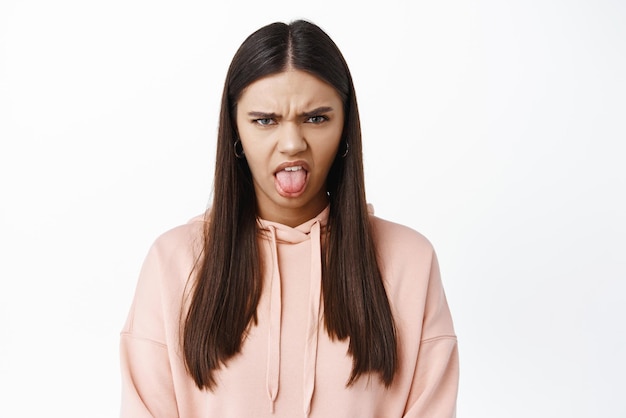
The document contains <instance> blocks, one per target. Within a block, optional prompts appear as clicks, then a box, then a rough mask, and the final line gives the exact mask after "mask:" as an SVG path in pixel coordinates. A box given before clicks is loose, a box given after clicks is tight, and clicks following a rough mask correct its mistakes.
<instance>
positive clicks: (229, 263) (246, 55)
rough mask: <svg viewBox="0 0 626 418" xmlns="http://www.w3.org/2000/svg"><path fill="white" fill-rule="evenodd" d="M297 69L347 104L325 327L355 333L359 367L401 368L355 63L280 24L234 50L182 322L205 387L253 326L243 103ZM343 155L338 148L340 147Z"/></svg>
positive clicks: (331, 220) (254, 246)
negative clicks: (368, 180) (253, 89)
mask: <svg viewBox="0 0 626 418" xmlns="http://www.w3.org/2000/svg"><path fill="white" fill-rule="evenodd" d="M289 68H292V69H296V70H301V71H305V72H308V73H310V74H312V75H314V76H316V77H318V78H319V79H321V80H323V81H325V82H326V83H328V84H330V85H331V86H333V87H334V88H335V89H336V91H337V92H338V94H339V95H340V97H341V99H342V102H343V106H344V114H345V121H344V128H343V135H342V143H343V145H344V147H349V152H348V154H347V155H346V156H345V158H343V157H342V156H341V155H338V156H336V157H335V160H334V162H333V165H332V167H331V169H330V171H329V174H328V178H327V192H328V196H329V199H330V213H329V217H328V224H327V228H326V231H327V232H326V234H327V237H326V239H325V245H324V249H323V257H322V296H323V303H324V324H325V327H326V331H327V333H328V334H329V336H330V337H331V338H333V339H339V340H345V339H346V338H349V346H348V352H349V354H350V355H351V356H352V359H353V366H352V373H351V375H350V377H349V378H348V381H347V385H351V384H352V383H353V382H354V381H355V380H356V379H358V378H359V377H360V376H361V375H363V374H366V373H370V372H373V373H378V374H379V376H380V378H381V380H382V382H383V383H384V384H385V385H386V386H389V385H391V382H392V380H393V377H394V375H395V372H396V369H397V362H398V360H397V339H396V329H395V324H394V320H393V316H392V313H391V308H390V305H389V301H388V298H387V294H386V292H385V287H384V285H383V280H382V277H381V273H380V269H379V267H378V262H377V259H376V257H377V255H376V248H375V245H374V238H373V232H372V228H371V226H370V222H369V215H368V211H367V202H366V199H365V182H364V174H363V155H362V146H361V126H360V121H359V112H358V108H357V101H356V95H355V93H354V86H353V82H352V77H351V75H350V71H349V69H348V66H347V64H346V62H345V60H344V58H343V56H342V54H341V52H340V51H339V49H338V48H337V46H336V45H335V43H334V42H333V41H332V39H330V37H328V35H327V34H326V33H324V32H323V31H322V29H320V28H319V27H318V26H316V25H314V24H312V23H309V22H306V21H302V20H299V21H295V22H292V23H290V24H284V23H273V24H270V25H267V26H265V27H263V28H261V29H259V30H257V31H256V32H254V33H253V34H251V35H250V36H249V37H248V38H247V39H246V40H245V41H244V42H243V44H242V45H241V46H240V48H239V49H238V51H237V52H236V54H235V56H234V58H233V60H232V62H231V64H230V67H229V69H228V73H227V75H226V82H225V85H224V91H223V95H222V103H221V112H220V120H219V129H218V143H217V161H216V166H215V176H214V193H213V204H212V206H211V210H210V211H207V215H206V216H207V219H206V223H205V225H206V227H205V231H204V247H203V254H202V258H201V260H200V262H199V264H198V266H197V270H196V274H195V276H194V283H193V288H192V292H191V300H190V304H189V308H188V311H187V315H186V318H185V320H184V324H182V325H183V335H182V345H183V354H184V359H185V364H186V367H187V370H188V372H189V374H190V375H191V377H192V378H193V379H194V381H195V383H196V385H197V386H198V387H199V388H200V389H213V388H214V387H215V385H216V380H215V371H216V370H217V369H219V368H220V367H221V366H222V365H223V364H225V363H226V362H227V361H228V359H230V358H231V357H233V356H234V355H235V354H237V353H238V352H239V351H240V350H241V346H242V344H243V341H244V340H245V336H246V329H247V328H248V326H250V324H251V323H253V322H254V323H256V320H257V318H256V309H257V305H258V303H259V299H260V297H261V290H262V287H263V286H262V284H263V283H262V280H263V278H262V276H261V263H262V261H263V260H261V258H260V255H259V246H258V245H259V244H258V238H257V232H258V228H259V226H258V223H257V213H256V197H255V192H254V186H253V183H252V174H251V172H250V169H249V167H248V164H247V162H246V160H245V158H237V157H236V156H235V153H234V151H233V144H234V143H235V142H236V140H237V131H236V120H235V115H236V106H237V102H238V100H239V99H240V97H241V95H242V93H243V91H244V89H245V88H246V87H247V86H249V85H250V84H251V83H253V82H254V81H256V80H258V79H260V78H262V77H265V76H268V75H271V74H276V73H280V72H282V71H285V70H286V69H289ZM340 153H341V152H340Z"/></svg>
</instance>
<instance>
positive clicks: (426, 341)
mask: <svg viewBox="0 0 626 418" xmlns="http://www.w3.org/2000/svg"><path fill="white" fill-rule="evenodd" d="M456 339H457V338H456V335H439V336H437V337H431V338H426V339H424V340H422V341H420V344H428V343H431V342H436V341H439V340H455V341H456Z"/></svg>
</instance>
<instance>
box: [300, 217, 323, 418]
mask: <svg viewBox="0 0 626 418" xmlns="http://www.w3.org/2000/svg"><path fill="white" fill-rule="evenodd" d="M321 246H322V243H321V234H320V222H319V221H315V223H314V224H313V225H312V226H311V288H310V293H309V319H308V321H307V334H306V345H305V347H304V416H305V417H308V416H309V413H310V412H311V403H312V401H313V391H314V390H315V366H316V362H317V341H318V335H319V322H320V298H321V284H322V283H321V279H322V258H321V257H322V255H321V252H322V251H321Z"/></svg>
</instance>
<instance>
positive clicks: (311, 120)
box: [306, 115, 328, 124]
mask: <svg viewBox="0 0 626 418" xmlns="http://www.w3.org/2000/svg"><path fill="white" fill-rule="evenodd" d="M327 120H328V117H327V116H324V115H316V116H311V117H309V118H307V120H306V122H307V123H314V124H320V123H324V122H326V121H327Z"/></svg>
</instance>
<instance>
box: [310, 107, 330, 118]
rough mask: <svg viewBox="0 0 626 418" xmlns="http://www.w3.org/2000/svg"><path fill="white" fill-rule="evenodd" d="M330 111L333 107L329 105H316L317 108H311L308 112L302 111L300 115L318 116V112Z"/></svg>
mask: <svg viewBox="0 0 626 418" xmlns="http://www.w3.org/2000/svg"><path fill="white" fill-rule="evenodd" d="M332 111H333V108H332V107H330V106H321V107H318V108H317V109H313V110H311V111H310V112H304V113H303V114H302V116H304V117H311V116H318V115H319V114H320V113H328V112H332Z"/></svg>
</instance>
